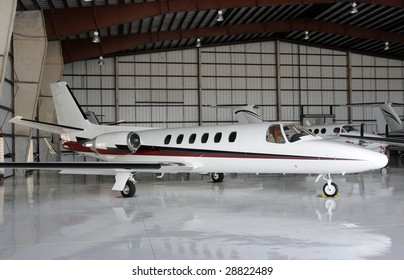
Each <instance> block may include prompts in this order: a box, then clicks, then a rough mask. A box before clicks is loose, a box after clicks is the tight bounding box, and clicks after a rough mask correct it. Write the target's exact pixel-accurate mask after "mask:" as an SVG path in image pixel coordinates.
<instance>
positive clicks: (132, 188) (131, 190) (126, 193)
mask: <svg viewBox="0 0 404 280" xmlns="http://www.w3.org/2000/svg"><path fill="white" fill-rule="evenodd" d="M135 183H136V181H135V179H134V178H133V177H130V178H129V179H128V181H126V183H125V187H124V188H123V190H122V191H121V195H122V196H123V197H133V196H134V195H135V193H136V184H135Z"/></svg>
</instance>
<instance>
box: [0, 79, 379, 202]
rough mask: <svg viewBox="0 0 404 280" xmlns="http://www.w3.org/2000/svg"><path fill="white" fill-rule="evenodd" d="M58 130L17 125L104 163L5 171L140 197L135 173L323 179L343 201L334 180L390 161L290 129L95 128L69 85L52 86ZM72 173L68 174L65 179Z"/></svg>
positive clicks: (327, 190) (281, 125)
mask: <svg viewBox="0 0 404 280" xmlns="http://www.w3.org/2000/svg"><path fill="white" fill-rule="evenodd" d="M50 86H51V90H52V95H53V101H54V104H55V109H56V114H57V119H58V123H59V124H50V123H44V122H38V121H32V120H27V119H24V118H22V117H18V116H17V117H15V118H13V119H12V120H11V121H12V122H13V123H16V124H20V125H25V126H29V127H32V128H37V129H41V130H45V131H49V132H52V133H56V134H60V135H61V139H62V145H63V147H64V148H65V149H68V150H71V151H74V152H77V153H79V154H83V155H86V156H90V157H94V158H98V159H101V160H103V161H102V162H80V163H79V162H52V163H49V162H41V163H2V164H0V167H5V168H33V169H58V170H62V171H64V172H69V173H73V174H83V173H85V174H104V175H108V174H109V175H115V184H114V186H113V188H112V189H113V190H116V191H120V192H121V194H122V195H123V196H124V197H131V196H133V195H134V194H135V192H136V187H135V180H134V178H133V177H134V174H135V173H136V172H153V173H177V172H195V173H201V174H205V173H211V174H212V179H213V181H222V180H223V176H224V175H223V173H281V174H282V173H283V174H288V173H292V174H296V173H297V174H299V173H300V174H306V173H309V174H318V178H317V180H319V179H320V178H323V179H325V180H326V183H325V184H324V186H323V192H324V194H325V195H326V196H335V195H337V193H338V187H337V185H336V184H335V183H334V182H332V179H331V174H341V175H344V174H345V173H356V172H363V171H368V170H374V169H379V168H383V167H384V166H385V165H386V164H387V157H386V156H385V155H384V154H381V153H378V152H374V151H371V150H367V149H364V148H362V147H358V146H356V145H351V144H344V143H337V142H333V141H329V140H323V139H322V138H320V137H317V136H315V135H314V134H312V133H310V132H309V131H308V130H306V129H305V128H304V127H302V126H301V125H299V124H296V123H291V122H270V123H250V124H233V125H218V126H198V127H185V128H150V127H129V126H107V125H96V124H93V123H91V122H90V121H89V120H88V119H87V116H86V114H85V113H84V112H83V111H82V109H81V107H80V106H79V104H78V103H77V101H76V99H75V98H74V96H73V94H72V92H71V91H70V89H69V87H68V86H67V84H66V83H65V82H58V83H53V84H51V85H50ZM67 169H69V171H66V170H67Z"/></svg>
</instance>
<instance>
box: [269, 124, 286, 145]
mask: <svg viewBox="0 0 404 280" xmlns="http://www.w3.org/2000/svg"><path fill="white" fill-rule="evenodd" d="M266 137H267V142H271V143H285V142H286V141H285V137H283V134H282V131H281V126H280V125H279V124H274V125H271V126H270V127H269V128H268V130H267V136H266Z"/></svg>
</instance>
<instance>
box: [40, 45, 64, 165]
mask: <svg viewBox="0 0 404 280" xmlns="http://www.w3.org/2000/svg"><path fill="white" fill-rule="evenodd" d="M63 66H64V64H63V56H62V48H61V45H60V42H59V41H53V42H49V43H48V45H47V48H46V57H45V65H44V67H43V73H42V79H41V83H40V94H39V100H38V118H39V120H40V121H42V122H48V123H53V122H55V121H56V117H55V106H54V105H53V99H52V92H51V90H50V86H49V84H50V83H55V82H57V81H60V80H61V79H62V74H63ZM51 137H52V134H51V133H49V132H45V131H40V132H39V157H40V161H56V155H54V154H52V153H50V152H49V147H48V144H47V143H46V140H44V138H47V139H48V143H51V142H52V141H50V140H51V139H50V138H51ZM56 147H58V148H59V144H58V143H57V145H56Z"/></svg>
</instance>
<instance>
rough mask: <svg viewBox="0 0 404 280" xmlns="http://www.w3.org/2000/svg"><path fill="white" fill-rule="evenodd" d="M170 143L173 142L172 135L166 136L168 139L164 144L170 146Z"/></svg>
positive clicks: (165, 139)
mask: <svg viewBox="0 0 404 280" xmlns="http://www.w3.org/2000/svg"><path fill="white" fill-rule="evenodd" d="M170 141H171V135H170V134H169V135H167V136H166V138H164V144H166V145H168V144H170Z"/></svg>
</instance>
